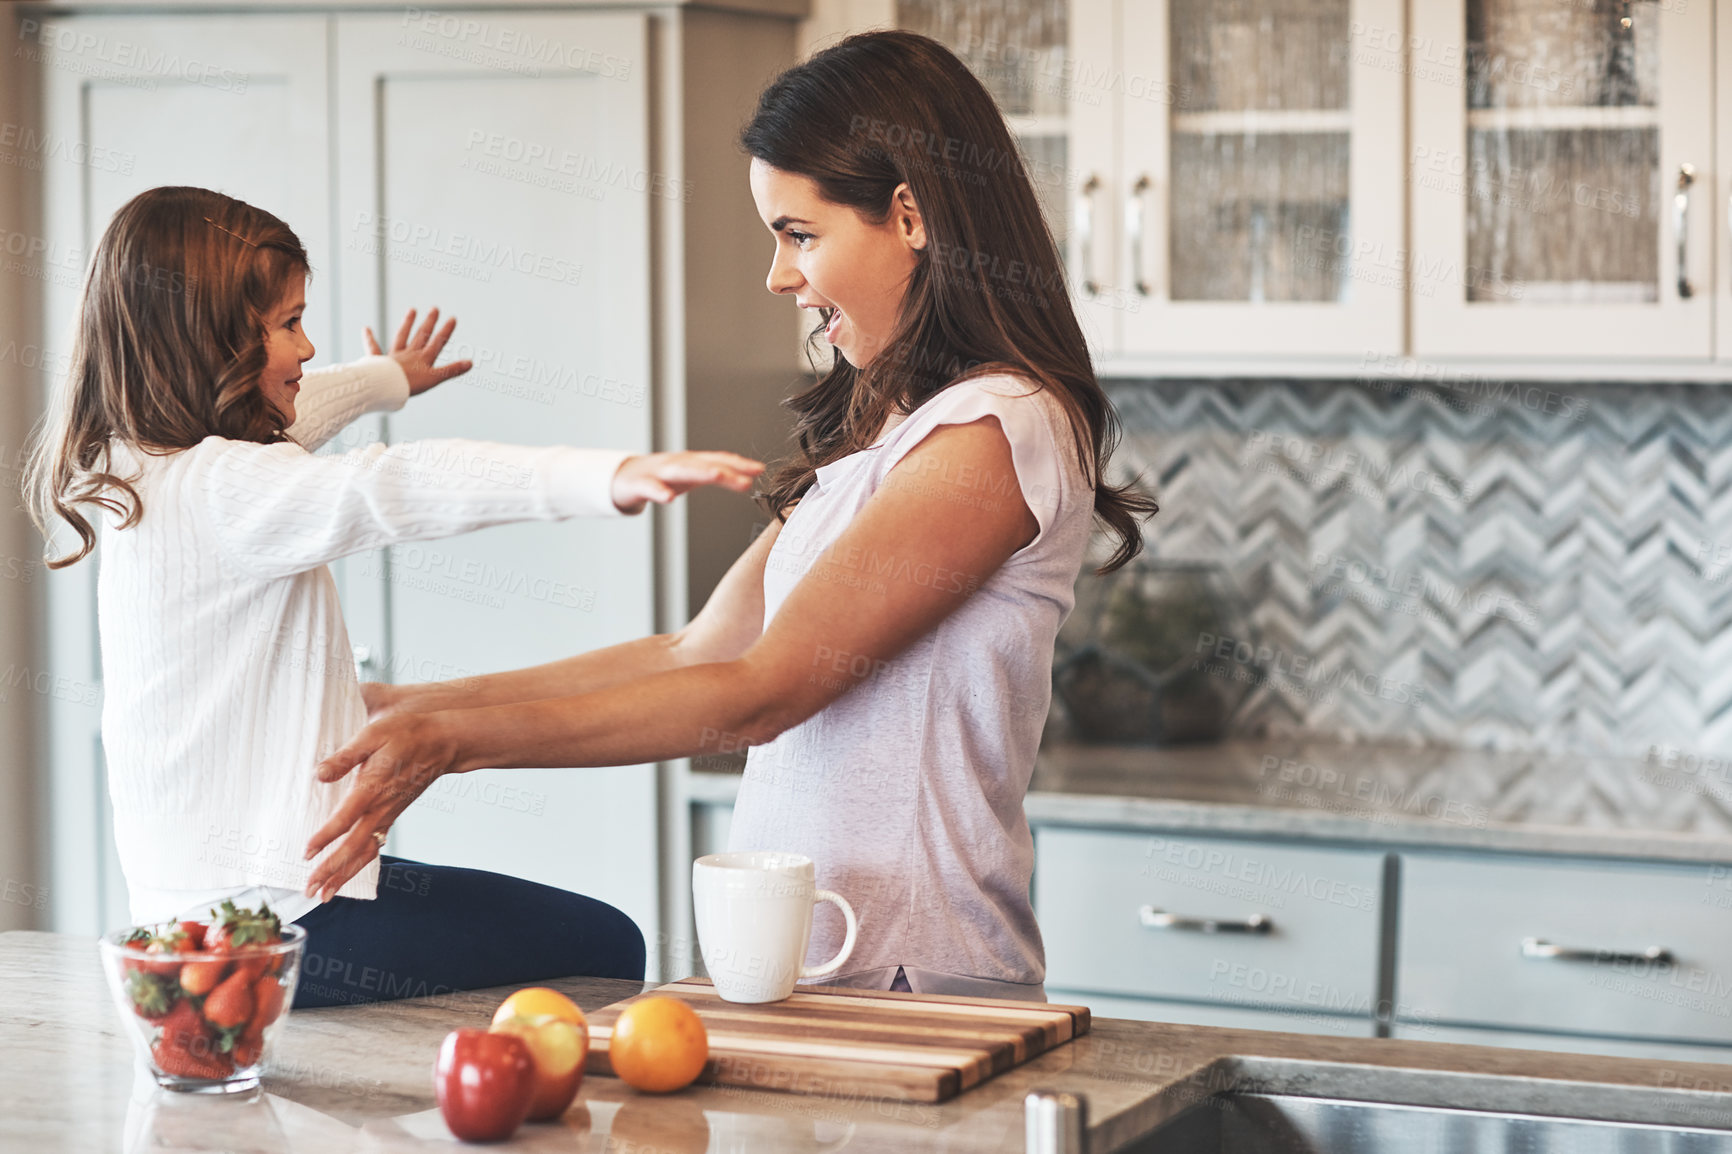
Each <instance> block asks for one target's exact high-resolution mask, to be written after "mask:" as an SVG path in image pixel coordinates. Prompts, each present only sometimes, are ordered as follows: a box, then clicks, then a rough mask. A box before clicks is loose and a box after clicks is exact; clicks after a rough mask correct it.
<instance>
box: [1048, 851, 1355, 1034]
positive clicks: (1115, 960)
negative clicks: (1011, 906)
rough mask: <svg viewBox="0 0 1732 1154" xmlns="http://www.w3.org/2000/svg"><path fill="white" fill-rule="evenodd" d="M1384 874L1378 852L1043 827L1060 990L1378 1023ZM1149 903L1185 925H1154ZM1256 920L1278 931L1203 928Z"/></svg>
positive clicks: (1052, 968)
mask: <svg viewBox="0 0 1732 1154" xmlns="http://www.w3.org/2000/svg"><path fill="white" fill-rule="evenodd" d="M1382 873H1383V855H1382V854H1380V853H1373V852H1356V851H1350V850H1320V849H1297V848H1292V847H1288V846H1271V845H1265V844H1259V843H1256V842H1248V841H1231V840H1227V839H1221V838H1193V837H1184V836H1180V837H1169V836H1166V835H1164V834H1131V833H1106V832H1100V831H1094V830H1069V829H1041V830H1039V831H1038V832H1037V834H1036V842H1035V867H1034V900H1035V910H1036V913H1037V914H1038V916H1039V918H1040V927H1041V936H1042V937H1043V938H1044V939H1045V941H1046V960H1047V985H1048V986H1056V987H1064V988H1067V989H1078V990H1092V991H1096V992H1099V993H1108V994H1130V995H1144V996H1153V997H1171V998H1196V999H1207V1000H1209V1001H1214V1002H1226V1003H1232V1004H1235V1005H1240V1006H1254V1007H1267V1008H1273V1009H1284V1010H1292V1011H1303V1012H1308V1013H1325V1014H1350V1015H1363V1016H1367V1017H1369V1016H1370V1015H1371V1013H1372V1011H1373V1009H1374V1003H1375V1001H1376V990H1377V982H1376V978H1377V936H1378V923H1379V910H1380V906H1381V889H1382ZM1145 909H1148V910H1151V911H1161V912H1163V913H1164V914H1166V915H1171V916H1173V917H1175V918H1177V919H1183V920H1182V921H1180V922H1179V923H1178V924H1176V925H1173V926H1168V927H1162V926H1159V925H1156V926H1151V925H1148V924H1145V921H1146V919H1145V917H1144V915H1143V911H1144V910H1145ZM1253 917H1261V918H1263V919H1265V920H1266V923H1267V931H1266V932H1262V933H1248V932H1214V933H1210V932H1203V931H1202V929H1201V928H1200V927H1199V926H1198V925H1197V924H1196V923H1197V922H1199V921H1202V920H1205V919H1213V920H1215V921H1216V922H1218V923H1221V924H1223V925H1225V924H1229V923H1236V924H1240V925H1243V924H1244V923H1245V922H1246V921H1247V920H1248V919H1251V918H1253ZM1156 920H1157V921H1158V920H1159V919H1158V917H1157V918H1156Z"/></svg>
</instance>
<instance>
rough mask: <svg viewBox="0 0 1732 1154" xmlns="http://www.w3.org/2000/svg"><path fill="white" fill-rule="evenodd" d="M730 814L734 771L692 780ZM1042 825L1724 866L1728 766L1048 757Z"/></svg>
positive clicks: (1100, 752)
mask: <svg viewBox="0 0 1732 1154" xmlns="http://www.w3.org/2000/svg"><path fill="white" fill-rule="evenodd" d="M687 779H688V782H689V783H690V784H689V794H690V797H691V800H692V801H694V802H699V803H710V804H728V803H731V802H732V801H733V798H734V794H735V793H736V792H737V791H738V788H739V775H738V774H737V773H726V772H719V773H718V772H694V773H692V774H689V775H688V778H687ZM1025 809H1026V810H1027V812H1028V818H1029V821H1030V822H1031V823H1033V824H1036V825H1077V826H1090V827H1100V828H1115V829H1133V830H1136V829H1148V830H1166V831H1174V830H1189V831H1194V832H1197V833H1213V834H1226V835H1230V836H1255V837H1260V838H1284V839H1293V840H1319V841H1329V842H1351V843H1356V844H1365V843H1375V844H1385V845H1407V846H1427V847H1434V848H1462V849H1475V850H1492V851H1503V852H1510V853H1537V854H1564V855H1584V856H1590V857H1617V858H1635V859H1647V860H1673V861H1688V862H1732V761H1728V762H1726V763H1725V764H1715V763H1712V762H1710V763H1708V764H1706V765H1704V764H1703V763H1702V762H1700V761H1699V760H1698V759H1696V758H1695V757H1694V756H1693V755H1687V754H1686V755H1680V754H1678V753H1677V751H1667V750H1661V751H1658V752H1657V753H1656V755H1655V756H1654V757H1653V758H1652V759H1649V760H1644V759H1640V758H1630V757H1626V758H1616V757H1583V756H1577V755H1567V756H1561V755H1554V754H1538V753H1492V752H1487V751H1483V750H1467V749H1444V748H1439V747H1430V746H1426V747H1410V746H1401V745H1380V744H1342V743H1339V742H1324V741H1310V740H1300V739H1294V740H1286V741H1283V740H1237V741H1227V742H1221V743H1219V744H1215V745H1199V746H1188V747H1180V748H1172V749H1156V748H1150V747H1146V746H1090V745H1073V744H1059V745H1049V746H1048V747H1046V748H1043V749H1042V750H1041V753H1040V758H1039V760H1038V762H1037V763H1036V766H1035V771H1034V779H1033V781H1032V782H1031V783H1030V787H1029V793H1028V799H1027V801H1026V803H1025Z"/></svg>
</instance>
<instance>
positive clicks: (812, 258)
mask: <svg viewBox="0 0 1732 1154" xmlns="http://www.w3.org/2000/svg"><path fill="white" fill-rule="evenodd" d="M751 179H752V200H753V201H755V202H756V203H757V206H758V216H759V217H761V218H762V219H763V221H764V224H765V225H766V226H767V227H768V228H769V230H770V231H771V233H773V234H774V235H775V237H776V255H775V258H774V259H773V260H772V261H771V262H770V275H769V277H768V278H766V281H765V283H766V284H767V285H768V286H769V289H770V291H771V292H773V293H792V294H793V296H794V299H795V301H797V302H798V303H799V305H800V307H801V308H803V309H818V310H820V312H821V313H822V314H823V315H824V316H825V319H826V320H827V321H828V324H827V326H826V327H825V329H824V335H825V337H826V338H828V339H829V341H830V343H831V344H833V345H835V346H836V348H837V349H838V350H840V351H841V353H842V355H843V356H845V357H847V358H848V362H849V363H850V364H852V365H854V366H856V367H864V366H865V365H866V364H867V363H868V362H870V361H871V360H872V358H873V357H874V356H876V355H877V354H878V353H879V351H880V350H882V349H883V348H884V345H885V343H886V342H887V341H888V340H889V338H890V334H891V332H892V331H893V330H894V329H895V327H896V318H897V315H898V312H899V310H900V309H901V307H902V296H903V294H904V293H905V292H906V291H907V288H908V278H909V276H910V274H912V273H913V271H914V266H915V264H916V263H918V261H919V255H918V254H919V251H920V250H921V249H923V248H925V247H926V227H925V225H924V224H923V223H922V221H921V219H920V209H919V207H918V206H917V205H915V203H914V197H913V194H912V193H911V192H909V190H908V186H907V185H906V184H902V185H898V186H897V189H896V193H895V194H894V196H893V197H892V200H893V205H892V211H891V213H890V216H889V218H888V219H887V220H885V221H884V222H883V223H882V224H873V223H872V222H870V221H868V220H866V219H864V218H863V217H861V215H860V214H859V213H858V212H856V211H854V210H853V209H852V208H849V207H848V206H847V205H840V204H833V203H831V202H830V201H827V200H825V199H824V198H823V197H822V196H821V195H820V194H819V192H818V185H817V183H816V182H815V181H813V180H812V179H811V178H810V177H806V176H799V175H796V174H794V173H791V172H785V171H783V170H782V169H779V168H772V167H770V166H769V165H767V164H765V163H764V162H763V161H761V160H756V159H754V160H753V161H752V173H751Z"/></svg>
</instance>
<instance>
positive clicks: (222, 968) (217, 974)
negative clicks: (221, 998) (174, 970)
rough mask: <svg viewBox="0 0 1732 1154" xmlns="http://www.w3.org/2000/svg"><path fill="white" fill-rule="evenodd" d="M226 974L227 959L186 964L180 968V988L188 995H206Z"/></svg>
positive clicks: (227, 970)
mask: <svg viewBox="0 0 1732 1154" xmlns="http://www.w3.org/2000/svg"><path fill="white" fill-rule="evenodd" d="M228 972H229V961H228V959H227V958H219V959H217V960H216V961H214V962H188V963H186V965H184V966H182V967H181V968H180V988H181V989H183V990H185V991H186V992H187V993H189V994H197V995H203V994H208V993H210V992H211V991H212V990H214V989H216V988H217V983H218V982H221V981H222V980H223V979H224V978H225V977H227V976H228Z"/></svg>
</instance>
